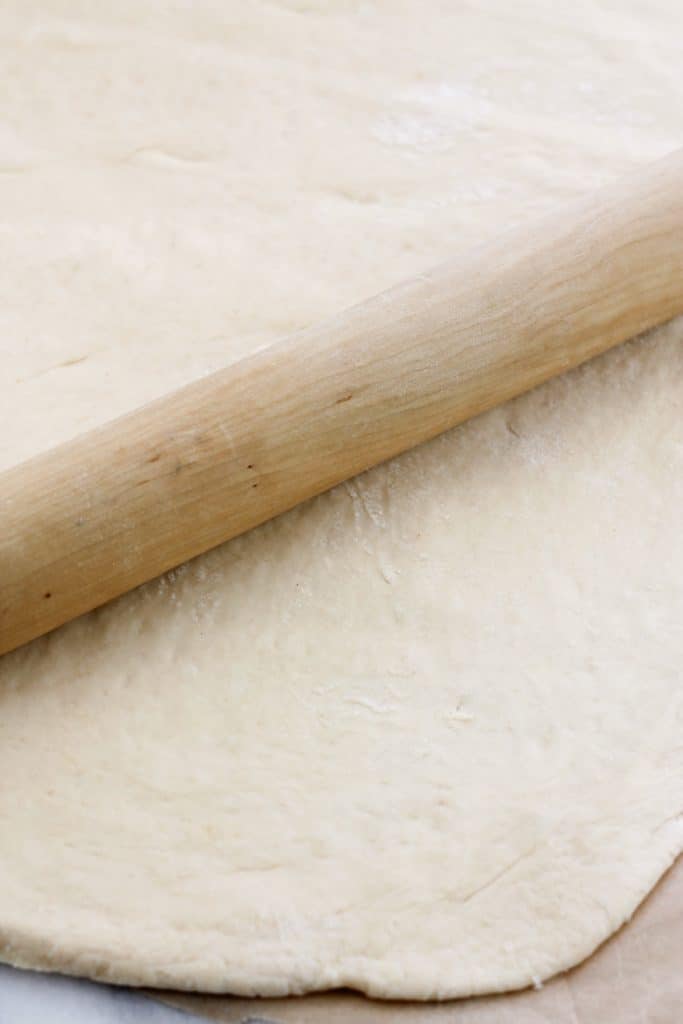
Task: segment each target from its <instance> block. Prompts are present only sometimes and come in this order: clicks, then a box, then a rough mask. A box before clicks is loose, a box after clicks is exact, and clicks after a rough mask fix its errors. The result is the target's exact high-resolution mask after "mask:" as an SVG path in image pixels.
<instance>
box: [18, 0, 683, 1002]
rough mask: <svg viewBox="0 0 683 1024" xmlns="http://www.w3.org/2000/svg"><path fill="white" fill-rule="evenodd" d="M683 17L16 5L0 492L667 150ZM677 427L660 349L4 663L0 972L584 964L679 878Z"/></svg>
mask: <svg viewBox="0 0 683 1024" xmlns="http://www.w3.org/2000/svg"><path fill="white" fill-rule="evenodd" d="M677 7H678V5H677V4H676V3H675V2H674V0H671V2H670V3H668V4H667V3H662V4H658V5H652V4H647V5H645V4H636V3H631V4H628V3H625V4H620V5H619V8H620V9H619V10H618V11H617V10H616V9H615V8H614V7H613V5H607V4H604V5H602V4H599V3H594V2H591V3H585V4H581V3H578V4H574V5H571V10H568V9H564V8H565V5H558V4H555V3H550V2H547V3H536V4H532V3H526V4H524V3H523V4H519V5H514V10H513V9H512V7H511V5H509V4H507V3H504V2H503V0H492V2H490V3H482V4H477V5H472V6H468V5H461V4H443V3H440V2H438V0H426V2H425V0H421V2H420V3H419V4H418V3H416V2H413V3H405V2H396V0H383V2H377V3H370V2H363V3H360V2H359V3H354V2H352V0H337V2H329V3H324V4H323V3H320V4H317V3H313V2H311V3H303V2H297V3H294V2H293V3H289V4H287V3H276V2H272V3H266V2H263V3H260V2H259V3H253V4H242V3H238V2H237V0H235V2H234V3H223V2H221V3H218V2H216V3H212V2H210V0H202V2H195V3H192V4H171V3H161V2H154V0H151V2H148V3H146V4H144V5H139V4H134V3H132V0H125V2H123V3H121V4H117V5H112V4H108V3H104V2H102V3H95V4H92V3H89V4H78V3H74V2H73V0H61V2H60V0H53V2H51V3H49V4H45V3H44V2H42V0H41V2H40V3H39V2H38V0H32V2H24V0H22V3H21V4H20V3H19V2H18V0H17V2H16V3H14V4H12V3H9V4H5V5H4V6H3V10H2V12H1V13H0V55H1V58H2V76H3V77H2V81H3V90H2V102H1V104H0V115H1V116H0V172H1V173H0V195H1V196H2V197H3V203H2V219H1V223H0V229H1V230H0V286H1V289H2V301H1V302H0V399H1V400H0V464H2V465H3V466H6V465H10V464H12V463H14V462H16V461H19V460H20V459H22V458H25V457H28V456H29V455H31V454H33V453H34V452H36V451H40V450H42V449H44V448H46V447H48V446H49V445H51V444H54V443H57V442H58V441H60V440H62V439H64V438H66V437H69V436H71V435H73V434H74V433H76V432H78V431H80V430H83V429H85V428H87V427H89V426H92V425H94V424H95V423H98V422H101V421H102V420H104V419H107V418H109V417H110V416H112V415H114V414H116V413H119V412H121V411H123V410H125V409H128V408H130V407H132V406H134V405H136V404H138V403H139V402H141V401H143V400H146V399H148V398H151V397H153V396H155V395H157V394H159V393H161V392H163V391H165V390H167V389H168V388H169V387H172V386H174V385H176V384H179V383H182V382H184V381H186V380H188V379H190V378H192V377H194V376H197V375H199V374H201V373H203V372H206V371H208V370H210V369H211V368H213V367H214V366H218V365H221V364H224V363H226V362H229V361H230V360H231V359H236V358H239V357H240V356H241V355H243V354H244V353H247V352H250V351H254V350H255V349H256V348H259V347H262V346H264V345H267V344H268V343H269V342H271V341H272V340H274V339H275V338H277V337H279V336H281V335H282V334H284V333H287V332H289V331H291V330H293V329H295V328H297V327H299V326H302V325H304V324H306V323H310V322H312V321H313V320H315V319H317V318H318V317H320V316H323V315H325V314H327V313H331V312H333V311H336V310H337V309H339V308H341V307H343V306H344V305H345V304H347V303H350V302H352V301H355V300H358V299H361V298H362V297H364V296H366V295H368V294H370V293H372V292H374V291H376V290H378V289H379V288H381V287H383V286H385V285H388V284H390V283H392V282H393V281H395V280H397V279H399V278H401V277H402V276H405V275H407V274H409V273H411V272H414V271H418V270H420V269H422V268H423V267H425V266H428V265H429V264H431V263H435V262H438V261H439V260H440V259H441V258H443V257H444V256H446V255H447V254H448V253H451V252H453V251H454V250H456V249H458V248H461V249H462V250H463V251H465V252H466V248H467V246H468V245H469V244H471V242H473V241H474V240H476V239H479V238H481V237H483V236H485V235H486V234H488V233H490V232H492V231H494V230H499V229H500V228H501V226H504V225H505V224H508V223H510V222H511V221H512V220H514V219H517V218H520V217H525V216H531V215H533V214H534V213H536V212H540V211H541V210H545V209H547V208H549V207H550V206H552V205H553V203H556V202H558V201H560V200H561V199H562V198H565V197H567V196H570V195H573V194H575V193H576V192H578V191H580V190H582V189H585V188H589V187H591V186H592V185H596V184H601V183H603V182H604V181H607V180H609V178H610V177H611V176H614V175H616V174H617V173H618V172H619V171H620V170H622V169H624V168H626V167H627V166H629V165H630V164H631V163H633V162H634V161H635V160H644V159H648V158H655V157H657V156H659V155H662V154H663V153H665V152H667V151H668V150H670V149H672V148H673V147H674V146H675V145H676V144H680V142H681V139H680V135H678V134H677V133H679V132H680V125H679V117H678V112H679V111H680V109H681V103H682V102H683V84H682V83H681V78H680V73H679V72H680V68H679V65H678V59H679V57H678V52H677V40H678V38H680V35H679V34H678V29H679V28H680V25H679V17H680V16H679V15H678V14H677ZM634 40H636V41H638V43H639V46H635V45H632V44H633V42H634ZM682 404H683V329H682V327H681V324H680V323H673V324H671V325H669V326H668V327H666V328H664V329H662V330H660V331H658V332H656V333H654V334H652V335H651V336H649V337H647V338H644V339H641V340H639V341H637V342H633V343H630V344H628V345H627V346H624V347H622V348H621V349H619V350H617V351H614V352H613V353H611V354H610V355H609V356H607V357H604V358H602V359H600V360H598V361H596V362H594V363H592V364H590V365H588V366H586V367H584V368H582V369H580V370H579V371H577V372H575V373H573V374H571V375H569V376H566V377H564V378H562V379H559V380H557V381H554V382H552V383H550V384H549V385H547V386H545V387H543V388H541V389H539V390H538V391H536V392H535V393H533V394H530V395H528V396H526V397H524V398H522V399H519V400H517V401H516V402H514V403H511V404H509V405H507V406H505V407H504V408H501V409H498V410H495V411H493V412H492V413H490V414H488V415H486V416H483V417H481V418H479V419H478V420H476V421H473V422H471V423H469V424H467V425H465V426H464V427H462V428H460V429H458V430H456V431H454V432H452V433H450V434H448V435H446V436H444V437H442V438H440V439H438V440H436V441H435V442H433V443H431V444H429V445H427V446H424V447H422V448H421V449H419V450H416V451H414V452H411V453H408V454H407V455H405V456H403V457H402V458H400V459H397V460H395V461H393V462H392V463H390V464H387V465H385V466H382V467H380V468H379V469H376V470H374V471H373V472H371V473H368V474H366V475H364V476H363V477H362V478H360V479H357V480H355V481H352V482H350V483H348V484H347V485H345V486H341V487H339V488H337V489H336V490H335V491H333V492H331V493H329V494H327V495H324V496H322V497H321V498H318V499H316V500H315V501H312V502H310V503H309V504H307V505H305V506H303V507H301V508H299V509H297V510H295V511H294V512H292V513H290V514H288V515H287V516H285V517H282V518H281V519H279V520H277V521H275V522H272V523H270V524H267V525H266V526H264V527H262V528H260V529H259V530H257V531H255V532H253V533H252V534H250V535H248V536H245V537H243V538H240V539H238V540H237V541H234V542H232V543H231V544H229V545H226V546H225V547H223V548H221V549H219V550H217V551H214V552H213V553H211V554H209V555H207V556H205V557H203V558H201V559H198V560H197V561H195V562H193V563H191V564H190V565H187V566H184V567H182V568H181V569H179V570H177V571H176V572H174V573H170V574H169V575H168V576H167V577H165V578H164V579H162V580H159V581H157V582H154V583H152V584H149V585H148V586H146V587H144V588H142V589H140V590H139V591H137V592H136V593H134V594H131V595H129V596H127V597H125V598H123V599H121V600H119V601H117V602H116V603H115V604H113V605H111V606H109V607H107V608H105V609H103V610H100V611H98V612H96V613H94V614H91V615H89V616H87V617H85V618H83V619H81V620H79V621H78V622H76V623H73V624H71V625H69V626H68V627H65V628H63V629H62V630H60V631H58V632H57V633H55V634H53V635H52V636H50V637H47V638H43V639H41V640H39V641H37V642H35V643H33V644H31V645H30V646H28V647H26V648H24V649H22V650H20V651H18V652H15V653H13V654H11V655H8V656H6V657H5V658H3V659H2V660H1V661H0V779H1V780H2V781H1V785H0V955H1V956H2V958H3V959H5V960H6V961H8V962H10V963H14V964H18V965H22V966H29V967H37V968H45V969H58V970H62V971H68V972H73V973H78V974H85V975H89V976H91V977H94V978H101V979H107V980H111V981H116V982H131V983H141V984H146V985H159V986H170V987H176V988H200V989H204V990H207V991H215V992H223V991H231V992H235V993H242V994H262V995H280V994H285V993H289V992H303V991H308V990H312V989H320V988H325V987H331V986H339V985H349V986H354V987H357V988H359V989H361V990H363V991H365V992H368V993H371V994H374V995H378V996H394V997H411V998H412V997H415V998H427V997H449V996H458V995H466V994H472V993H481V992H492V991H500V990H504V989H511V988H516V987H521V986H524V985H528V984H531V983H538V982H539V981H542V980H543V979H544V978H547V977H549V976H550V975H552V974H553V973H555V972H557V971H559V970H562V969H563V968H566V967H568V966H570V965H572V964H574V963H576V962H577V961H579V960H580V959H581V958H583V957H585V956H586V955H587V954H589V953H590V952H591V951H592V950H593V949H594V948H595V946H596V945H597V944H598V943H600V942H601V941H602V940H603V939H605V938H606V937H607V936H608V935H609V934H610V933H611V932H612V931H613V930H614V929H616V928H617V927H618V926H619V925H620V924H621V923H622V922H623V921H624V920H625V919H626V918H628V916H629V915H630V914H631V912H632V911H633V909H634V908H635V907H636V905H637V904H638V903H639V901H640V900H641V899H642V898H643V896H644V895H645V894H646V892H647V891H648V889H649V888H650V887H651V886H652V885H653V884H654V882H655V881H656V879H657V878H658V877H659V875H660V874H661V873H662V872H663V871H664V869H665V868H666V867H667V866H668V865H669V864H670V863H671V862H672V860H673V858H674V857H675V856H676V854H677V853H678V852H679V850H680V849H681V847H682V846H683V818H682V817H681V808H683V746H682V745H681V734H682V728H681V727H682V725H683V697H682V695H681V655H682V653H683V636H682V625H681V624H682V622H683V583H682V581H683V540H682V538H681V534H682V531H681V509H683V410H682Z"/></svg>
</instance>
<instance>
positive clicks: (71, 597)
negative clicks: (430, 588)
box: [0, 150, 683, 653]
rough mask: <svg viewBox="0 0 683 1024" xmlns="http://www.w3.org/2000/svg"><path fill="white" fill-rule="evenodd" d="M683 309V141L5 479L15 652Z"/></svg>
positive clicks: (3, 598) (4, 642)
mask: <svg viewBox="0 0 683 1024" xmlns="http://www.w3.org/2000/svg"><path fill="white" fill-rule="evenodd" d="M682 311H683V150H680V151H678V152H676V153H674V154H673V155H671V156H669V157H666V158H665V159H663V160H660V161H658V162H656V163H654V164H651V165H649V166H646V167H644V168H642V169H640V170H638V171H636V172H635V173H632V174H630V175H629V176H627V177H625V178H623V179H621V180H620V181H619V182H617V183H616V184H614V185H612V186H610V187H607V188H604V189H602V190H600V191H598V192H596V193H594V194H592V195H589V196H587V197H585V198H582V199H580V200H578V201H575V202H573V203H571V204H570V205H568V206H566V207H565V208H564V209H562V210H561V211H560V212H558V213H556V214H554V215H552V216H550V217H547V218H544V219H542V220H538V221H536V222H533V223H530V224H524V225H523V226H522V227H518V228H515V229H513V230H510V231H508V232H506V233H504V234H501V235H500V236H499V237H497V238H494V240H493V241H490V242H487V243H486V244H483V245H481V246H479V247H477V248H475V249H472V250H468V251H465V252H462V253H461V254H460V256H459V257H457V258H456V259H454V260H453V261H451V262H448V263H446V264H444V265H442V266H438V267H436V268H435V269H433V270H429V271H428V272H426V273H424V274H421V275H420V276H419V277H416V278H414V279H412V280H409V281H406V282H405V283H403V284H399V285H398V286H396V287H394V288H392V289H390V290H389V291H386V292H383V293H382V294H380V295H378V296H376V297H375V298H372V299H370V300H368V301H367V302H363V303H362V304H360V305H357V306H355V307H353V308H352V309H349V310H346V311H345V312H343V313H341V314H339V315H338V316H335V317H333V318H332V319H330V320H327V321H326V322H325V323H322V324H320V325H317V326H314V327H311V328H308V329H306V330H303V331H300V332H298V333H297V334H295V335H294V336H292V337H290V338H287V339H286V340H284V341H282V342H278V343H276V344H274V345H272V346H271V347H269V348H267V349H265V350H263V351H261V352H258V353H257V354H256V355H253V356H251V357H249V358H246V359H243V360H241V361H239V362H237V363H235V364H234V365H232V366H228V367H227V368H225V369H223V370H220V371H218V372H217V373H214V374H212V375H211V376H208V377H204V378H202V379H201V380H198V381H196V382H194V383H192V384H189V385H188V386H187V387H184V388H182V389H180V390H178V391H176V392H174V393H173V394H169V395H167V396H165V397H163V398H160V399H158V400H157V401H154V402H152V403H150V404H149V405H146V406H144V407H142V408H140V409H137V410H135V411H133V412H131V413H129V414H128V415H125V416H122V417H120V418H119V419H116V420H114V421H112V422H110V423H108V424H106V425H105V426H102V427H99V428H97V429H95V430H92V431H90V432H89V433H86V434H84V435H82V436H80V437H76V438H75V439H74V440H72V441H69V442H67V443H65V444H62V445H60V446H59V447H56V448H54V449H52V450H50V451H47V452H46V453H44V454H41V455H39V456H38V457H36V458H33V459H31V460H29V461H27V462H25V463H23V464H20V465H18V466H16V467H14V468H11V469H9V470H7V471H5V472H4V473H2V474H0V653H3V652H6V651H9V650H11V649H13V648H15V647H18V646H19V645H21V644H24V643H26V642H27V641H29V640H31V639H33V638H34V637H37V636H39V635H41V634H43V633H46V632H48V631H49V630H52V629H54V628H55V627H56V626H59V625H61V624H62V623H64V622H67V621H68V620H69V619H73V618H75V617H76V616H78V615H81V614H82V613H84V612H87V611H89V610H91V609H92V608H96V607H97V606H99V605H102V604H104V603H105V602H106V601H109V600H110V599H111V598H114V597H116V596H117V595H119V594H122V593H124V592H125V591H127V590H131V589H132V588H134V587H137V586H138V585H139V584H141V583H144V582H145V581H146V580H149V579H152V578H153V577H155V576H158V575H159V574H161V573H163V572H164V571H166V570H168V569H170V568H172V567H174V566H176V565H179V564H180V563H181V562H184V561H186V560H187V559H189V558H192V557H194V556H195V555H198V554H200V553H201V552H203V551H206V550H208V549H209V548H212V547H214V546H215V545H217V544H221V543H222V542H223V541H226V540H229V539H230V538H231V537H235V536H236V535H237V534H240V533H243V532H244V531H245V530H249V529H251V528H252V527H254V526H257V525H258V524H259V523H262V522H264V521H265V520H267V519H270V518H271V517H273V516H276V515H278V514H279V513H281V512H284V511H286V510H287V509H289V508H291V507H292V506H294V505H296V504H297V503H299V502H301V501H304V500H305V499H306V498H310V497H312V496H313V495H316V494H320V493H321V492H322V491H325V490H327V489H328V488H330V487H333V486H334V485H335V484H338V483H339V482H340V481H342V480H346V479H347V478H349V477H351V476H354V475H355V474H357V473H361V472H362V471H363V470H366V469H368V468H369V467H370V466H374V465H375V464H376V463H378V462H382V461H383V460H385V459H388V458H390V457H391V456H393V455H396V454H398V453H399V452H401V451H404V450H405V449H407V448H410V447H412V446H414V445H417V444H420V442H422V441H426V440H427V439H428V438H431V437H434V436H435V435H436V434H439V433H440V432H441V431H444V430H447V429H448V428H449V427H453V426H454V425H456V424H457V423H460V422H462V421H463V420H465V419H467V418H468V417H471V416H475V415H476V414H477V413H481V412H483V411H484V410H486V409H489V408H491V407H492V406H494V405H496V404H497V403H500V402H504V401H506V400H507V399H509V398H512V397H513V396H515V395H519V394H520V393H521V392H524V391H527V390H528V389H530V388H533V387H535V386H536V385H538V384H540V383H542V382H543V381H545V380H547V379H548V378H549V377H552V376H553V375H555V374H558V373H561V372H562V371H564V370H568V369H569V368H571V367H574V366H577V365H578V364H579V363H582V362H584V361H585V360H587V359H590V358H591V357H593V356H595V355H597V354H598V353H600V352H603V351H604V350H606V349H608V348H610V347H611V346H613V345H616V344H617V343H619V342H621V341H623V340H625V339H626V338H629V337H632V336H633V335H635V334H638V333H639V332H641V331H644V330H646V329H647V328H649V327H653V326H654V325H655V324H658V323H661V322H663V321H665V320H668V319H670V318H672V317H673V316H675V315H676V314H678V313H680V312H682Z"/></svg>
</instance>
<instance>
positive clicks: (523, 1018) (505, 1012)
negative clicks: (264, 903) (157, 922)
mask: <svg viewBox="0 0 683 1024" xmlns="http://www.w3.org/2000/svg"><path fill="white" fill-rule="evenodd" d="M155 995H156V996H157V998H161V999H162V1000H163V1001H164V1002H168V1003H171V1004H172V1005H174V1006H179V1007H182V1008H183V1009H186V1010H190V1011H192V1012H193V1013H197V1014H200V1015H202V1016H204V1017H206V1018H208V1019H210V1020H214V1021H221V1022H224V1024H247V1022H249V1024H266V1022H267V1024H271V1022H272V1024H342V1022H344V1024H347V1022H348V1024H389V1022H390V1021H391V1022H396V1024H678V1022H679V1021H681V1020H683V858H679V860H678V861H677V863H676V864H675V865H674V866H673V867H672V868H671V870H670V871H669V872H668V873H667V874H666V875H665V876H664V878H663V879H662V880H661V882H660V883H659V885H658V886H657V887H656V888H655V890H654V891H653V892H652V893H651V894H650V896H648V898H647V899H646V900H645V901H644V903H642V904H641V906H640V908H639V909H638V911H637V912H636V914H635V915H634V916H633V918H632V919H631V921H630V922H629V923H628V924H627V925H626V926H625V927H624V928H622V929H621V931H619V932H617V934H616V935H614V936H613V937H612V938H611V939H610V940H609V941H608V942H606V943H605V944H604V945H603V946H601V947H600V949H598V950H597V952H596V953H594V954H593V956H591V957H589V958H588V960H585V961H584V962H583V963H582V964H579V966H578V967H575V968H574V969H573V970H572V971H568V972H567V973H566V974H563V975H560V976H558V977H557V978H554V979H553V980H552V981H551V982H549V983H548V984H547V985H545V986H544V987H543V988H542V989H540V990H538V991H534V990H527V991H525V992H517V993H512V994H510V995H503V996H491V997H486V998H481V999H466V1000H462V1001H457V1002H450V1003H441V1004H429V1003H390V1002H385V1003H380V1002H376V1001H373V1000H370V999H365V998H364V997H362V996H359V995H355V994H354V993H351V992H332V993H323V994H320V995H312V996H304V997H302V998H300V999H229V998H223V997H216V996H208V997H207V996H193V995H190V996H188V995H181V994H179V993H169V992H165V993H155Z"/></svg>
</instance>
